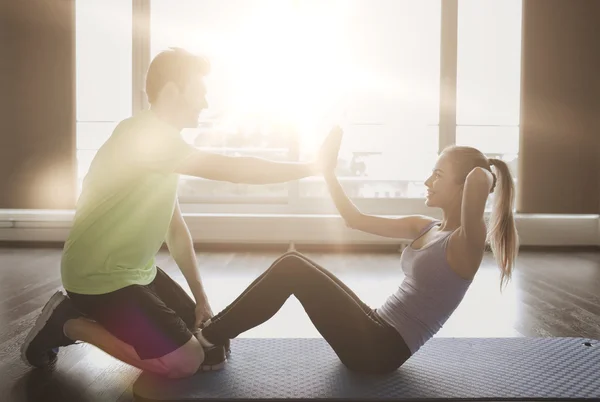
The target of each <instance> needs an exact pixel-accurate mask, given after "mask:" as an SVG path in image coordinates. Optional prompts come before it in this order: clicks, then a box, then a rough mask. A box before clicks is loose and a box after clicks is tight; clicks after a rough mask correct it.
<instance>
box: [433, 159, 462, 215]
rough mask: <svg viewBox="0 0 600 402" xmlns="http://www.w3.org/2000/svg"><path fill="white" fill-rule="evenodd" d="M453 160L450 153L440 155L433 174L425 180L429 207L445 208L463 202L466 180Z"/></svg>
mask: <svg viewBox="0 0 600 402" xmlns="http://www.w3.org/2000/svg"><path fill="white" fill-rule="evenodd" d="M451 162H452V159H451V155H450V154H447V153H443V154H442V155H440V157H439V158H438V160H437V163H436V164H435V166H434V168H433V172H432V174H431V176H429V178H428V179H427V180H426V181H425V185H426V186H427V197H426V200H425V205H427V206H428V207H433V208H442V209H444V208H446V207H449V206H451V205H454V204H455V203H456V202H459V203H460V202H461V200H462V191H463V187H464V181H463V180H460V178H459V177H458V176H457V172H456V171H455V167H454V166H453V164H452V163H451Z"/></svg>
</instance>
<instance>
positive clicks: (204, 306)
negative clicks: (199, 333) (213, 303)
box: [195, 301, 214, 328]
mask: <svg viewBox="0 0 600 402" xmlns="http://www.w3.org/2000/svg"><path fill="white" fill-rule="evenodd" d="M213 315H214V314H213V312H212V309H211V308H210V304H209V303H208V301H204V302H201V303H196V324H195V327H196V328H199V327H200V324H202V322H203V321H206V320H208V319H209V318H211V317H212V316H213Z"/></svg>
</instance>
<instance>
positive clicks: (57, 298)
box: [21, 291, 66, 367]
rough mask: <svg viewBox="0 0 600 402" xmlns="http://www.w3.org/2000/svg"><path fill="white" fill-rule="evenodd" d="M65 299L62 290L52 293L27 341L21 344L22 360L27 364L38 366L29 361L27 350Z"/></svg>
mask: <svg viewBox="0 0 600 402" xmlns="http://www.w3.org/2000/svg"><path fill="white" fill-rule="evenodd" d="M65 299H66V297H65V295H63V294H62V292H60V291H58V292H56V293H54V295H52V297H51V298H50V300H48V302H47V303H46V305H45V306H44V308H43V309H42V312H41V313H40V316H39V317H38V318H37V320H36V321H35V324H34V325H33V328H32V329H31V331H29V333H28V334H27V337H26V338H25V341H24V342H23V344H22V345H21V360H23V362H24V363H25V364H27V365H28V366H29V367H36V366H34V365H32V364H31V363H29V361H28V360H27V357H26V352H27V349H28V348H29V345H30V344H31V341H33V339H34V338H35V337H36V336H37V335H38V334H39V333H40V331H41V330H42V328H44V325H46V323H47V322H48V319H50V316H52V313H53V312H54V310H55V309H56V307H58V305H59V304H60V303H62V301H63V300H65Z"/></svg>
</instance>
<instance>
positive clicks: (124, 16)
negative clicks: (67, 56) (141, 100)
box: [75, 0, 132, 121]
mask: <svg viewBox="0 0 600 402" xmlns="http://www.w3.org/2000/svg"><path fill="white" fill-rule="evenodd" d="M131 19H132V4H131V0H77V2H76V14H75V24H76V50H75V51H76V75H77V121H119V120H121V119H124V118H126V117H129V116H130V115H131V102H132V96H131V92H132V79H131V75H132V71H131V70H132V33H131V30H132V22H131Z"/></svg>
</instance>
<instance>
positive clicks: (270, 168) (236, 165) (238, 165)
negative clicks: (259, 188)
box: [177, 150, 319, 184]
mask: <svg viewBox="0 0 600 402" xmlns="http://www.w3.org/2000/svg"><path fill="white" fill-rule="evenodd" d="M177 173H180V174H183V175H188V176H194V177H201V178H204V179H210V180H218V181H227V182H231V183H244V184H271V183H285V182H288V181H292V180H298V179H303V178H305V177H308V176H313V175H316V174H317V173H319V169H318V165H317V163H316V162H305V163H303V162H276V161H270V160H266V159H262V158H256V157H252V156H226V155H220V154H213V153H208V152H203V151H200V150H198V151H196V152H194V153H193V154H192V155H191V156H190V157H189V158H187V159H186V160H185V161H184V162H183V163H182V164H181V165H180V166H179V167H178V169H177Z"/></svg>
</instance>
